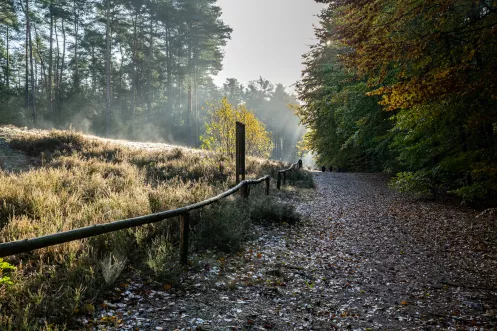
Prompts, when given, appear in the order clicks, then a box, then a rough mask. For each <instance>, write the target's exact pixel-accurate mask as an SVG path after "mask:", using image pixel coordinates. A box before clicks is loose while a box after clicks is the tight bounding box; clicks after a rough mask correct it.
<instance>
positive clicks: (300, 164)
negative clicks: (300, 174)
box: [299, 159, 302, 169]
mask: <svg viewBox="0 0 497 331" xmlns="http://www.w3.org/2000/svg"><path fill="white" fill-rule="evenodd" d="M299 169H302V159H299Z"/></svg>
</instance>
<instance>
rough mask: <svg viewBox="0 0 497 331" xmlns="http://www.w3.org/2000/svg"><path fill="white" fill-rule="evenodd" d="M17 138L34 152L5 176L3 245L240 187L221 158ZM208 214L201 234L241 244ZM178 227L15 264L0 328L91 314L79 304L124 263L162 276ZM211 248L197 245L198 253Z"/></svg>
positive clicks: (260, 164) (0, 175)
mask: <svg viewBox="0 0 497 331" xmlns="http://www.w3.org/2000/svg"><path fill="white" fill-rule="evenodd" d="M10 138H11V139H10V146H11V147H13V148H15V149H19V150H22V151H24V152H25V153H27V154H28V155H30V156H31V157H32V158H33V160H34V167H33V168H32V169H31V170H30V171H27V172H23V173H19V174H13V173H8V172H2V171H0V241H12V240H19V239H24V238H31V237H36V236H40V235H44V234H50V233H55V232H59V231H65V230H69V229H74V228H77V227H82V226H87V225H92V224H97V223H106V222H110V221H114V220H118V219H123V218H128V217H133V216H139V215H145V214H149V213H153V212H157V211H162V210H169V209H174V208H178V207H181V206H184V205H186V204H190V203H193V202H197V201H201V200H203V199H205V198H208V197H211V196H213V195H215V194H217V193H219V192H221V191H224V190H226V189H227V188H228V187H230V186H232V185H234V169H233V166H232V163H234V162H230V161H229V160H226V159H224V158H222V157H218V156H215V155H210V154H209V155H202V154H201V153H198V152H196V153H190V152H188V151H185V150H184V149H172V150H169V151H166V152H164V151H157V150H156V151H144V150H139V149H132V148H127V147H123V146H121V145H117V144H113V143H110V142H102V141H98V140H95V139H87V138H85V137H83V136H82V135H80V134H77V133H73V132H63V131H51V132H49V133H42V134H28V133H22V132H18V133H17V134H16V135H15V136H13V137H10ZM206 156H208V157H206ZM281 168H282V164H281V163H277V162H269V161H262V160H258V159H252V158H248V162H247V172H248V177H249V178H256V177H259V176H261V175H265V174H270V175H272V176H273V177H275V174H276V171H277V170H278V169H281ZM304 177H305V176H304ZM301 179H302V178H301ZM303 179H304V181H303V182H306V181H305V178H303ZM307 183H309V182H308V181H307ZM273 192H274V191H273ZM253 200H257V199H253ZM232 203H234V202H232ZM264 203H265V204H268V202H267V201H265V202H264ZM231 209H232V210H234V212H236V208H235V209H233V208H231ZM248 209H252V208H250V207H249V208H248ZM255 209H260V208H255ZM269 209H270V208H269ZM209 213H210V214H211V220H210V221H209V222H210V223H209V222H207V221H205V222H204V223H205V224H209V226H208V227H206V226H204V227H202V226H200V227H199V231H198V232H199V233H200V234H202V233H204V232H205V235H206V236H212V234H213V233H212V229H213V228H216V226H217V227H218V228H219V229H222V230H223V231H226V234H225V237H223V238H220V240H221V244H219V245H218V248H221V249H227V250H229V249H230V248H231V249H236V248H237V247H239V241H240V240H242V239H243V234H240V233H241V232H240V231H242V230H243V229H239V228H237V229H230V228H229V227H230V225H228V226H226V224H221V225H219V221H217V218H219V217H220V215H223V212H219V210H216V209H213V210H211V211H210V212H208V213H207V214H209ZM259 214H260V213H259ZM283 214H288V210H287V211H282V215H283ZM290 214H291V211H290V212H289V214H288V215H290ZM254 215H255V213H254ZM257 217H258V218H264V215H262V216H261V215H259V216H257ZM274 217H277V216H274ZM289 217H291V216H289ZM213 222H214V223H213ZM216 222H217V223H216ZM216 224H217V225H216ZM244 224H245V223H244ZM177 229H178V227H177V220H171V221H166V222H161V223H158V224H154V225H147V226H143V227H140V228H135V229H128V230H123V231H119V232H116V233H112V234H108V235H101V236H98V237H94V238H90V239H87V240H81V241H74V242H70V243H66V244H62V245H58V246H54V247H49V248H46V249H40V250H37V251H35V252H31V253H26V254H21V255H17V256H14V257H11V258H8V259H7V261H8V262H10V263H11V264H13V265H15V266H16V268H17V269H16V270H15V271H14V272H13V273H12V274H11V275H10V277H12V279H13V282H14V285H12V286H6V285H0V294H1V297H0V304H1V307H0V329H2V330H3V329H9V328H10V327H13V328H14V329H31V328H33V327H34V326H35V325H34V324H33V323H34V321H35V319H36V320H38V323H37V328H39V327H40V320H39V319H38V318H39V317H49V321H50V322H52V321H54V322H57V323H60V322H62V321H64V320H66V319H67V316H69V315H71V314H73V313H74V312H76V311H79V312H86V313H91V308H85V307H88V306H85V305H82V302H83V301H86V302H88V300H91V298H92V297H94V296H98V295H99V293H101V291H102V290H104V289H105V288H106V287H107V286H112V281H113V280H115V278H116V277H117V276H118V275H119V271H120V270H121V269H122V268H123V267H124V265H128V267H130V266H131V267H133V268H135V270H136V269H143V268H149V269H151V270H152V271H153V272H155V273H156V274H160V270H161V268H162V269H164V268H163V267H164V265H163V264H168V263H170V267H171V268H173V265H174V264H175V263H176V262H175V260H176V259H175V256H176V255H175V254H172V253H171V252H172V251H174V248H173V247H174V246H175V245H176V244H177V239H178V238H177V237H178V231H177ZM219 233H220V232H219V230H216V232H215V234H219ZM233 236H234V237H233ZM237 236H240V238H238V237H237ZM159 239H160V241H159ZM223 240H224V241H223ZM160 242H165V243H166V244H167V245H166V244H164V245H166V246H167V247H166V246H164V245H162V244H160ZM204 244H205V243H204V242H202V239H201V238H200V239H198V247H203V246H205V245H204ZM161 245H162V246H161ZM151 247H153V248H154V249H156V250H158V251H164V247H166V248H167V249H166V250H165V251H167V252H168V254H162V256H160V257H159V259H162V260H160V261H158V260H157V259H158V257H157V256H156V255H157V254H155V253H154V252H152V254H151ZM167 252H166V253H167ZM111 256H112V258H111ZM173 257H174V258H173ZM105 261H107V262H105ZM126 262H127V263H126ZM161 264H162V266H161ZM120 265H122V266H120ZM0 276H1V274H0ZM89 307H91V306H89ZM88 310H90V311H88ZM42 328H47V329H49V328H50V327H47V326H45V327H42Z"/></svg>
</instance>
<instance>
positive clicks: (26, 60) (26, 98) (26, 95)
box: [24, 0, 29, 112]
mask: <svg viewBox="0 0 497 331" xmlns="http://www.w3.org/2000/svg"><path fill="white" fill-rule="evenodd" d="M26 1H27V0H26ZM27 17H28V14H27V8H26V46H25V47H24V48H25V54H24V55H25V57H24V68H25V85H24V106H25V107H26V110H27V111H28V112H29V64H28V63H29V37H28V34H29V29H28V25H29V19H28V18H27Z"/></svg>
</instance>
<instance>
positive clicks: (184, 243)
mask: <svg viewBox="0 0 497 331" xmlns="http://www.w3.org/2000/svg"><path fill="white" fill-rule="evenodd" d="M179 231H180V239H179V260H180V262H181V264H182V265H186V264H187V263H188V232H189V231H190V214H188V213H185V214H182V215H181V216H180V229H179Z"/></svg>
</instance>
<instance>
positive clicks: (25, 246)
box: [0, 160, 302, 264]
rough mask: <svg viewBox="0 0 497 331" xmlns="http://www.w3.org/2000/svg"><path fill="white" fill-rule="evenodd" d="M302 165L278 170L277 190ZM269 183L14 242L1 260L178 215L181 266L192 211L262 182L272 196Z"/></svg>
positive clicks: (0, 247)
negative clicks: (156, 210)
mask: <svg viewBox="0 0 497 331" xmlns="http://www.w3.org/2000/svg"><path fill="white" fill-rule="evenodd" d="M301 166H302V161H301V160H299V161H298V162H297V163H294V164H292V165H291V166H290V168H288V169H284V170H281V171H279V172H278V184H277V188H278V189H280V187H281V174H282V173H283V175H284V182H285V180H286V172H287V171H290V170H292V169H294V168H300V167H301ZM270 180H271V177H270V176H269V175H266V176H264V177H261V178H259V179H253V180H243V181H241V182H240V183H238V184H237V185H236V186H234V187H232V188H231V189H229V190H227V191H225V192H222V193H220V194H219V195H217V196H215V197H212V198H210V199H207V200H204V201H201V202H197V203H194V204H191V205H188V206H185V207H182V208H178V209H173V210H168V211H163V212H159V213H155V214H150V215H145V216H139V217H133V218H129V219H125V220H119V221H114V222H110V223H106V224H95V225H91V226H86V227H83V228H79V229H74V230H69V231H64V232H59V233H54V234H49V235H45V236H41V237H37V238H32V239H24V240H17V241H12V242H6V243H0V257H5V256H10V255H15V254H20V253H25V252H29V251H32V250H35V249H40V248H45V247H49V246H54V245H58V244H63V243H66V242H69V241H74V240H79V239H84V238H89V237H93V236H97V235H100V234H104V233H110V232H115V231H118V230H123V229H127V228H132V227H136V226H141V225H144V224H150V223H157V222H160V221H163V220H166V219H171V218H173V217H178V216H179V217H180V261H181V263H183V264H186V263H187V260H188V233H189V228H190V222H189V212H190V211H192V210H195V209H199V208H202V207H205V206H208V205H210V204H212V203H214V202H216V201H219V200H221V199H223V198H226V197H228V196H230V195H233V194H234V193H236V192H237V191H239V190H240V191H241V195H242V197H244V198H248V196H249V192H250V190H249V186H250V185H258V184H261V183H263V182H264V183H265V184H266V187H265V193H266V195H269V187H270Z"/></svg>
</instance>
